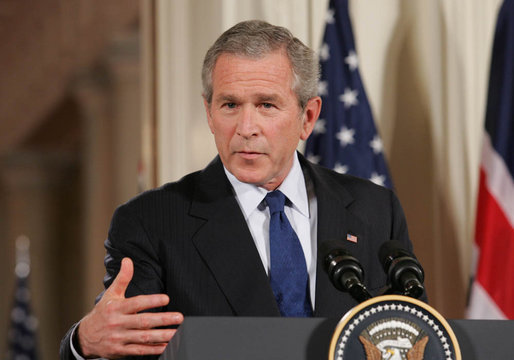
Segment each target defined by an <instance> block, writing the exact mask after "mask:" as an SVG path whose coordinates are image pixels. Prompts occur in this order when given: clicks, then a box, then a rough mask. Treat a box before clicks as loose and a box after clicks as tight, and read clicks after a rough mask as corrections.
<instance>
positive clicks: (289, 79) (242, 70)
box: [212, 51, 293, 95]
mask: <svg viewBox="0 0 514 360" xmlns="http://www.w3.org/2000/svg"><path fill="white" fill-rule="evenodd" d="M292 84H293V72H292V68H291V63H290V61H289V59H288V57H287V56H286V54H285V53H284V52H283V51H276V52H272V53H269V54H266V55H264V56H262V57H259V58H251V57H247V56H241V55H234V54H229V53H224V54H221V55H220V56H219V57H218V59H217V61H216V64H215V66H214V70H213V73H212V86H213V93H214V94H216V93H218V94H219V93H220V92H226V91H236V92H238V93H240V92H241V91H249V90H256V91H257V90H259V91H265V90H266V89H268V90H270V91H274V92H277V91H278V92H282V93H284V95H286V93H290V92H292Z"/></svg>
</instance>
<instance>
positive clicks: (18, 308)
mask: <svg viewBox="0 0 514 360" xmlns="http://www.w3.org/2000/svg"><path fill="white" fill-rule="evenodd" d="M16 253H17V254H16V258H17V260H16V268H15V273H16V288H15V291H14V302H13V308H12V310H11V326H10V328H9V334H8V342H9V347H8V350H7V359H9V360H36V359H37V358H38V357H37V346H36V345H37V344H36V329H37V326H38V321H37V319H36V318H35V317H34V316H33V315H32V312H31V309H30V290H29V287H28V276H29V273H30V259H29V239H28V238H27V237H26V236H20V237H18V239H17V240H16Z"/></svg>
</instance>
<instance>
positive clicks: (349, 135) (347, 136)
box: [336, 126, 355, 147]
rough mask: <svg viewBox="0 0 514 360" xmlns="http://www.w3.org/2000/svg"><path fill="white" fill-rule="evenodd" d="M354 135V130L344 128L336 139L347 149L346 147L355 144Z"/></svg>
mask: <svg viewBox="0 0 514 360" xmlns="http://www.w3.org/2000/svg"><path fill="white" fill-rule="evenodd" d="M354 135H355V130H354V129H348V128H347V127H346V126H343V128H342V129H341V130H340V131H339V132H338V133H337V134H336V138H337V139H338V140H339V142H341V146H342V147H345V146H346V145H348V144H353V143H354V142H355V139H354Z"/></svg>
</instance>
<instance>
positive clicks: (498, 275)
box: [468, 0, 514, 319]
mask: <svg viewBox="0 0 514 360" xmlns="http://www.w3.org/2000/svg"><path fill="white" fill-rule="evenodd" d="M474 256H475V259H476V260H475V261H476V262H477V264H476V265H477V266H476V274H475V277H474V282H473V286H472V290H471V297H470V304H469V307H468V317H469V318H475V319H514V0H505V1H504V2H503V5H502V7H501V9H500V12H499V15H498V21H497V25H496V33H495V38H494V44H493V55H492V58H491V69H490V74H489V91H488V97H487V109H486V119H485V131H484V141H483V144H482V159H481V164H480V184H479V190H478V205H477V218H476V230H475V244H474Z"/></svg>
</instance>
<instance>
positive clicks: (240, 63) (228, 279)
mask: <svg viewBox="0 0 514 360" xmlns="http://www.w3.org/2000/svg"><path fill="white" fill-rule="evenodd" d="M318 72H319V70H318V65H317V62H316V60H315V56H314V53H313V52H312V50H311V49H309V48H308V47H306V46H305V45H304V44H302V43H301V42H300V41H299V40H298V39H296V38H294V37H293V36H292V35H291V34H290V32H289V31H288V30H286V29H284V28H281V27H276V26H272V25H270V24H267V23H265V22H261V21H248V22H243V23H239V24H237V25H236V26H234V27H233V28H231V29H229V30H227V31H226V32H225V33H224V34H222V35H221V37H220V38H219V39H218V40H217V41H216V42H215V44H214V45H213V46H212V47H211V48H210V49H209V51H208V52H207V55H206V57H205V60H204V67H203V70H202V80H203V85H204V93H203V97H204V105H205V109H206V113H207V119H208V123H209V127H210V129H211V132H212V133H213V135H214V138H215V141H216V146H217V149H218V153H219V156H217V157H216V158H215V159H214V160H213V161H212V162H211V163H210V164H209V165H208V166H207V167H206V168H205V169H204V170H202V171H199V172H195V173H192V174H189V175H187V176H185V177H184V178H183V179H181V180H179V181H178V182H175V183H170V184H167V185H164V186H163V187H161V188H159V189H155V190H152V191H149V192H146V193H144V194H142V195H140V196H138V197H136V198H134V199H132V200H131V201H129V202H128V203H126V204H124V205H122V206H120V207H119V208H118V209H117V210H116V212H115V214H114V216H113V219H112V223H111V228H110V230H109V236H108V239H107V240H106V243H105V244H106V249H107V255H106V258H105V265H106V270H107V275H106V277H105V279H104V284H105V287H106V290H105V291H104V293H103V294H102V296H101V298H100V299H99V301H98V303H97V304H96V306H95V307H94V309H93V310H92V311H91V312H90V313H89V314H87V315H86V316H85V317H84V318H83V319H82V320H81V321H80V322H79V323H78V324H77V325H75V326H74V327H73V328H72V329H71V330H70V331H69V333H68V334H67V336H66V337H65V338H64V339H63V342H62V346H61V358H63V359H73V358H79V359H80V358H81V357H84V358H95V357H107V358H117V357H122V356H130V355H158V354H160V353H161V352H162V351H163V350H164V347H165V346H166V344H167V342H168V341H169V340H170V339H171V337H172V336H173V334H174V332H175V330H173V329H168V328H163V327H169V326H173V325H175V326H176V325H179V324H180V323H181V322H182V320H183V316H184V315H185V316H188V315H204V316H280V315H284V316H320V317H341V316H342V315H343V314H344V313H345V312H346V311H348V310H349V309H350V308H351V307H353V306H355V305H356V304H357V303H356V301H355V300H353V299H352V298H351V297H350V296H349V295H348V294H346V293H342V292H339V291H337V290H336V289H335V288H334V287H333V286H332V285H331V284H330V281H329V280H328V277H327V276H326V274H324V273H323V270H322V268H321V266H320V264H319V262H318V261H317V246H318V244H319V243H321V242H323V241H327V240H340V241H342V242H344V243H345V246H346V247H347V248H348V249H349V251H350V252H351V253H352V254H353V255H354V256H355V257H357V258H358V259H359V260H360V262H361V263H362V265H363V267H364V269H365V271H366V285H367V287H368V289H369V290H370V292H371V293H372V294H373V295H376V294H378V293H379V292H380V291H381V290H382V288H383V287H384V286H385V285H386V276H385V274H384V272H383V270H382V269H381V266H380V264H379V261H378V259H377V252H378V248H379V246H380V245H381V244H382V243H383V242H385V241H388V240H390V239H397V240H400V241H402V242H403V244H404V245H405V247H406V248H407V249H411V244H410V241H409V238H408V234H407V227H406V223H405V218H404V215H403V212H402V209H401V206H400V204H399V202H398V200H397V198H396V196H395V195H394V193H393V192H391V191H390V190H387V189H385V188H382V187H379V186H377V185H374V184H372V183H370V182H368V181H365V180H361V179H357V178H354V177H351V176H347V175H341V174H337V173H335V172H333V171H331V170H328V169H325V168H322V167H320V166H317V165H314V164H312V163H309V162H308V161H307V160H306V159H305V158H304V157H303V156H301V155H300V154H299V153H297V152H296V148H297V146H298V143H299V140H300V139H301V140H305V139H307V137H308V136H309V135H310V133H311V132H312V129H313V127H314V124H315V122H316V120H317V118H318V116H319V112H320V109H321V99H320V98H319V97H318V96H317V81H318V77H319V74H318ZM275 195H276V196H278V198H281V199H282V200H281V201H282V206H283V208H281V209H280V210H277V211H278V212H276V211H275V210H273V209H272V207H273V206H274V205H273V206H272V203H273V201H275V200H273V199H275V198H276V196H275ZM284 202H285V206H284ZM275 214H278V215H276V216H275ZM284 229H286V230H287V231H286V233H287V234H288V235H287V236H286V237H287V238H288V240H287V241H288V242H289V241H290V244H291V245H287V246H290V247H287V249H291V250H287V251H286V252H285V253H284V252H283V253H281V254H280V255H279V257H278V258H277V254H278V253H279V252H280V251H283V249H282V250H280V249H278V250H277V245H276V241H275V238H277V237H278V238H280V237H281V236H285V235H283V234H285V232H283V231H285V230H284ZM277 234H279V235H277ZM348 235H351V237H350V239H351V240H352V241H347V240H346V239H347V236H348ZM288 244H289V243H288ZM279 246H281V245H279ZM288 251H289V252H290V253H294V252H295V251H296V254H299V256H296V258H300V259H292V256H291V255H290V253H288ZM277 259H278V260H277ZM290 262H291V264H293V265H291V266H290V267H287V266H288V264H289V263H290ZM284 264H286V265H284ZM277 269H282V270H277ZM284 269H285V270H284ZM297 269H299V270H297ZM280 271H282V272H280ZM281 282H282V283H285V286H286V287H285V288H284V287H282V286H284V285H283V284H282V283H281ZM292 283H294V284H295V285H294V286H290V285H291V284H292ZM290 293H294V294H295V295H294V296H290V295H291V294H290ZM298 304H300V306H299V307H298ZM298 309H300V310H298Z"/></svg>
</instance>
